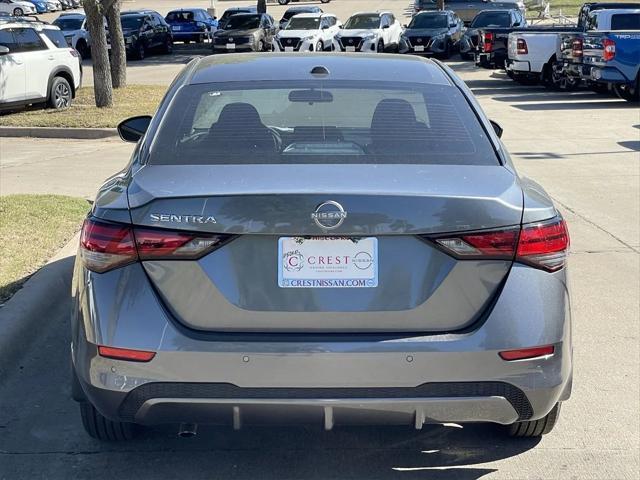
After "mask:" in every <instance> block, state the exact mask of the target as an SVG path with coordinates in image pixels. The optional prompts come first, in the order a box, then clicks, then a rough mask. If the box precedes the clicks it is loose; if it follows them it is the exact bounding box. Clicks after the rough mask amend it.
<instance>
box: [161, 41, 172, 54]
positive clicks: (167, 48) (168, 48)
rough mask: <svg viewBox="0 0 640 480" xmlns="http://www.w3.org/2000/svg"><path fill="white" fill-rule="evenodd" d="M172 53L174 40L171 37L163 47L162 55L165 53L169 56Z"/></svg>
mask: <svg viewBox="0 0 640 480" xmlns="http://www.w3.org/2000/svg"><path fill="white" fill-rule="evenodd" d="M172 52H173V40H171V38H170V37H167V39H166V40H165V41H164V45H163V47H162V53H164V54H165V55H169V54H170V53H172Z"/></svg>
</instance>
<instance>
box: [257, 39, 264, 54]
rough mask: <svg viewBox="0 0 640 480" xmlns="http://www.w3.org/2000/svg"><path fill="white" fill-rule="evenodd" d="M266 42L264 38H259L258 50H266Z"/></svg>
mask: <svg viewBox="0 0 640 480" xmlns="http://www.w3.org/2000/svg"><path fill="white" fill-rule="evenodd" d="M264 50H265V49H264V42H263V41H262V40H258V50H256V51H257V52H264Z"/></svg>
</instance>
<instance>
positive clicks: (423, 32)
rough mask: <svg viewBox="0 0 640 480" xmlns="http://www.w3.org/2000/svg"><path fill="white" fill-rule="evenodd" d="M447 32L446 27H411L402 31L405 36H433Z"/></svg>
mask: <svg viewBox="0 0 640 480" xmlns="http://www.w3.org/2000/svg"><path fill="white" fill-rule="evenodd" d="M444 33H447V29H446V28H411V29H407V30H405V32H404V35H405V37H409V38H411V37H435V36H436V35H442V34H444Z"/></svg>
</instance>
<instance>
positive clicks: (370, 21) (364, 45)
mask: <svg viewBox="0 0 640 480" xmlns="http://www.w3.org/2000/svg"><path fill="white" fill-rule="evenodd" d="M401 34H402V25H400V22H399V21H398V20H397V19H396V17H395V16H394V15H393V13H391V12H359V13H355V14H353V15H352V16H351V17H349V20H347V21H346V22H345V24H344V26H343V27H342V30H340V31H339V32H338V33H337V34H336V36H335V38H334V50H336V51H338V52H385V51H394V52H395V51H397V50H398V45H399V44H400V35H401Z"/></svg>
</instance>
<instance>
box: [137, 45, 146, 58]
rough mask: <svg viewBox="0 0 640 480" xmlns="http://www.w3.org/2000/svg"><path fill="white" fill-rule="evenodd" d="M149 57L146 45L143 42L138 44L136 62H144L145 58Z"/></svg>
mask: <svg viewBox="0 0 640 480" xmlns="http://www.w3.org/2000/svg"><path fill="white" fill-rule="evenodd" d="M146 55H147V49H146V48H144V44H143V43H142V42H140V43H138V48H137V49H136V55H135V57H136V60H144V57H145V56H146Z"/></svg>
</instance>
